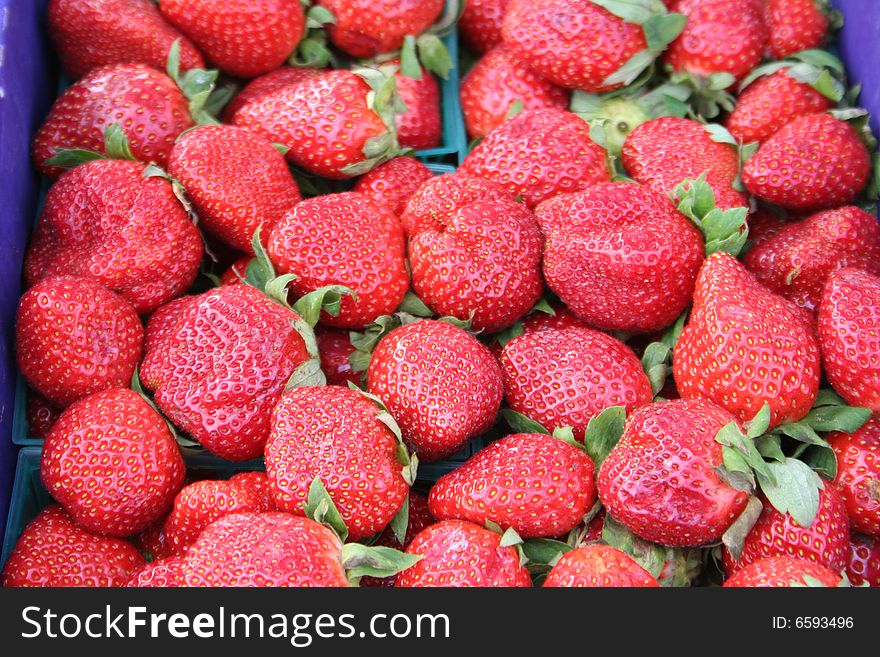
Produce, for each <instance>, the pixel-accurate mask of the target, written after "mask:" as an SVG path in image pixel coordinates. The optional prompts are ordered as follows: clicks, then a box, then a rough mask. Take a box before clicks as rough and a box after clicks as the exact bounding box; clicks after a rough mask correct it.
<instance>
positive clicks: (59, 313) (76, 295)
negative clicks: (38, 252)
mask: <svg viewBox="0 0 880 657" xmlns="http://www.w3.org/2000/svg"><path fill="white" fill-rule="evenodd" d="M143 336H144V330H143V327H142V326H141V322H140V320H139V319H138V316H137V313H135V311H134V308H132V307H131V305H130V304H128V303H127V302H126V301H124V300H123V299H121V298H120V297H119V296H117V295H116V294H114V293H113V292H110V291H109V290H107V289H105V288H104V287H102V286H101V285H99V284H98V283H96V282H95V281H93V280H91V279H89V278H81V277H79V276H54V277H52V278H47V279H45V280H44V281H41V282H39V283H37V284H36V285H34V287H32V288H31V289H30V290H28V291H27V292H25V294H24V296H22V298H21V301H20V302H19V305H18V314H17V317H16V325H15V355H16V360H17V362H18V367H19V369H20V370H21V373H22V375H23V376H24V378H25V379H26V380H27V382H28V383H29V384H30V385H31V386H32V387H33V388H34V389H35V390H37V391H38V392H39V393H40V394H41V395H42V396H43V397H45V398H46V399H48V400H49V401H50V402H51V403H52V404H54V405H55V406H56V407H58V408H66V407H67V406H70V405H71V404H72V403H74V402H75V401H77V400H79V399H83V398H84V397H88V396H89V395H91V394H94V393H96V392H100V391H101V390H106V389H107V388H115V387H120V386H126V385H128V384H129V382H130V381H131V376H132V374H133V373H134V368H135V366H136V365H137V362H138V360H139V359H140V357H141V346H142V344H143Z"/></svg>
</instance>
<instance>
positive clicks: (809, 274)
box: [743, 206, 880, 310]
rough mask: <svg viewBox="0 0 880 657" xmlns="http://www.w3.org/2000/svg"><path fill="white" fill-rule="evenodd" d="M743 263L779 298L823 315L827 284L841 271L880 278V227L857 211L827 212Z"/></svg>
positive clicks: (786, 231) (791, 228)
mask: <svg viewBox="0 0 880 657" xmlns="http://www.w3.org/2000/svg"><path fill="white" fill-rule="evenodd" d="M743 263H744V264H745V266H746V267H747V268H748V269H749V271H751V272H752V273H753V274H754V275H755V278H757V279H758V281H760V282H761V283H763V284H764V285H766V286H767V287H768V288H770V289H771V290H772V291H773V292H775V293H776V294H779V295H781V296H783V297H785V298H786V299H789V300H790V301H793V302H794V303H796V304H797V305H799V306H801V307H802V308H806V309H808V310H817V309H818V307H819V302H820V301H821V300H822V291H823V289H824V287H825V281H827V280H828V277H829V276H831V274H833V273H834V272H835V271H836V270H839V269H843V268H844V267H856V268H859V269H864V270H865V271H867V272H871V273H873V274H880V224H878V223H877V218H876V217H874V216H873V215H870V214H868V213H867V212H864V211H863V210H860V209H859V208H857V207H854V206H847V207H842V208H837V209H835V210H826V211H824V212H819V213H818V214H814V215H812V216H810V217H807V218H806V219H803V220H800V221H795V222H792V223H789V224H786V225H785V226H784V227H783V228H781V229H780V230H779V231H778V232H777V233H776V234H775V235H773V236H772V237H769V238H767V239H765V240H764V241H763V242H762V243H761V244H760V245H758V246H754V247H753V248H752V249H751V250H750V251H749V252H748V254H747V255H746V256H745V258H743Z"/></svg>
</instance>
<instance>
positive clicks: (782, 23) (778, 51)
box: [764, 0, 829, 59]
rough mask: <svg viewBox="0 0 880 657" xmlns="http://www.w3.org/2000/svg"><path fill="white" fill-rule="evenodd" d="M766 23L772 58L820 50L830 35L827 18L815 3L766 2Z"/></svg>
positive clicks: (808, 0) (795, 0)
mask: <svg viewBox="0 0 880 657" xmlns="http://www.w3.org/2000/svg"><path fill="white" fill-rule="evenodd" d="M764 22H765V23H766V25H767V30H768V32H769V37H770V38H769V41H768V43H767V47H768V50H769V51H770V56H771V57H772V58H773V59H783V58H785V57H788V56H789V55H793V54H794V53H797V52H800V51H801V50H807V49H808V48H821V47H822V42H823V41H824V40H825V35H826V33H827V32H828V27H829V21H828V17H827V16H826V15H825V13H824V12H822V11H821V10H820V9H819V7H818V5H817V3H816V0H767V2H765V3H764Z"/></svg>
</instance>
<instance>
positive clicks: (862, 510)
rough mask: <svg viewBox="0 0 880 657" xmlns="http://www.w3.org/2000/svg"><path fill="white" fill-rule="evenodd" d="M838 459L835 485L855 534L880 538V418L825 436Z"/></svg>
mask: <svg viewBox="0 0 880 657" xmlns="http://www.w3.org/2000/svg"><path fill="white" fill-rule="evenodd" d="M825 439H826V440H827V441H828V443H829V444H830V445H831V448H832V449H833V450H834V454H835V456H836V457H837V476H836V477H835V478H834V485H835V486H837V490H838V491H840V496H841V497H842V498H843V501H844V503H845V504H846V509H847V513H848V515H849V522H850V526H851V527H852V530H853V531H858V532H862V533H863V534H869V535H871V536H878V535H880V417H878V416H874V417H873V418H872V419H870V420H868V422H867V423H866V424H864V425H862V427H861V428H860V429H859V430H858V431H856V432H855V433H851V434H850V433H843V432H839V431H835V432H832V433H829V434H827V435H826V436H825Z"/></svg>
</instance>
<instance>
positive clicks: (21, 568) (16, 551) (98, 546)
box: [2, 504, 144, 587]
mask: <svg viewBox="0 0 880 657" xmlns="http://www.w3.org/2000/svg"><path fill="white" fill-rule="evenodd" d="M143 567H144V558H143V557H142V556H141V553H140V552H138V551H137V550H136V549H135V548H134V546H133V545H131V544H130V543H127V542H125V541H123V540H120V539H118V538H104V537H102V536H95V535H94V534H90V533H89V532H87V531H86V530H85V529H83V528H82V527H80V526H79V525H77V524H76V523H75V522H74V521H73V519H72V518H71V517H70V516H69V515H68V514H67V512H66V511H65V510H64V509H62V508H61V507H60V506H58V505H57V504H52V505H50V506H47V507H46V508H45V509H43V510H42V511H41V512H40V514H39V515H38V516H37V517H36V518H35V519H34V520H32V521H31V522H30V523H29V524H28V526H27V527H25V529H24V532H23V533H22V535H21V536H20V537H19V539H18V542H17V543H16V544H15V548H13V550H12V552H11V553H10V554H9V558H8V559H7V560H6V565H5V566H4V568H3V577H2V583H3V586H4V587H13V586H15V587H19V586H41V587H42V586H51V587H56V586H125V584H126V582H127V581H128V580H129V578H130V577H131V576H132V575H133V574H134V573H135V572H137V571H138V570H140V569H141V568H143Z"/></svg>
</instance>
